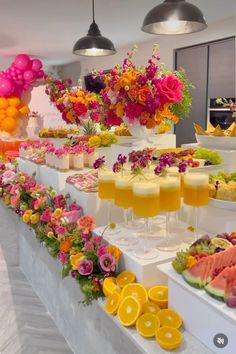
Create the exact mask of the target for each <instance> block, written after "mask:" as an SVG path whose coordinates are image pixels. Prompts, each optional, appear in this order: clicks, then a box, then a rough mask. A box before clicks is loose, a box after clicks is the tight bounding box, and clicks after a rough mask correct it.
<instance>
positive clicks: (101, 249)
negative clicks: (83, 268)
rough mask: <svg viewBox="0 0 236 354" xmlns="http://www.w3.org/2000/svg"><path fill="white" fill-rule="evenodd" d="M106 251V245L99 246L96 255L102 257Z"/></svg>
mask: <svg viewBox="0 0 236 354" xmlns="http://www.w3.org/2000/svg"><path fill="white" fill-rule="evenodd" d="M106 253H107V248H106V246H103V245H101V246H99V247H98V249H97V253H96V255H97V257H101V256H103V255H104V254H106Z"/></svg>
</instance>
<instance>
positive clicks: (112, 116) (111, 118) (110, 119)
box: [104, 109, 122, 126]
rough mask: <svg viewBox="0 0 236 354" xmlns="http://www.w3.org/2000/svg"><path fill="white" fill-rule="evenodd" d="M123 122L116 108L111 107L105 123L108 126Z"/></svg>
mask: <svg viewBox="0 0 236 354" xmlns="http://www.w3.org/2000/svg"><path fill="white" fill-rule="evenodd" d="M121 123H122V119H121V118H120V117H118V116H117V115H116V113H115V110H114V109H109V110H108V112H107V116H106V118H105V121H104V124H105V125H106V126H114V125H120V124H121Z"/></svg>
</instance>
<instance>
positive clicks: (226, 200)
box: [209, 171, 236, 210]
mask: <svg viewBox="0 0 236 354" xmlns="http://www.w3.org/2000/svg"><path fill="white" fill-rule="evenodd" d="M209 197H210V205H212V206H215V207H216V208H223V209H229V210H236V172H234V173H226V172H223V171H219V172H218V173H217V174H216V175H214V174H210V184H209Z"/></svg>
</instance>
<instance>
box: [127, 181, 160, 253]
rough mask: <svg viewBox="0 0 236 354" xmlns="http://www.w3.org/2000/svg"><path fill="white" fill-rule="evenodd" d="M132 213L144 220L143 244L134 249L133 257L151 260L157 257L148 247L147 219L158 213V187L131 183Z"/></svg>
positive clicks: (156, 185)
mask: <svg viewBox="0 0 236 354" xmlns="http://www.w3.org/2000/svg"><path fill="white" fill-rule="evenodd" d="M133 211H134V214H135V215H136V216H138V217H141V218H144V219H145V231H144V234H143V237H144V244H143V247H142V248H141V249H136V250H135V251H134V255H135V256H136V257H138V258H142V259H153V258H156V257H157V255H158V251H157V250H156V249H155V248H151V247H148V244H147V236H148V234H149V233H150V223H149V219H150V218H152V217H154V216H156V215H158V214H159V213H160V186H159V184H158V183H154V182H148V181H147V182H146V181H145V182H134V183H133Z"/></svg>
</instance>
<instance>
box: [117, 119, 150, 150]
mask: <svg viewBox="0 0 236 354" xmlns="http://www.w3.org/2000/svg"><path fill="white" fill-rule="evenodd" d="M123 120H124V122H125V124H126V125H127V127H128V129H129V131H130V133H131V135H132V137H133V138H134V139H133V147H134V149H144V148H145V147H148V146H153V142H152V141H151V140H149V138H151V137H154V136H155V129H147V128H146V126H145V125H141V124H140V123H139V122H134V123H130V122H129V120H128V119H127V118H123Z"/></svg>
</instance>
